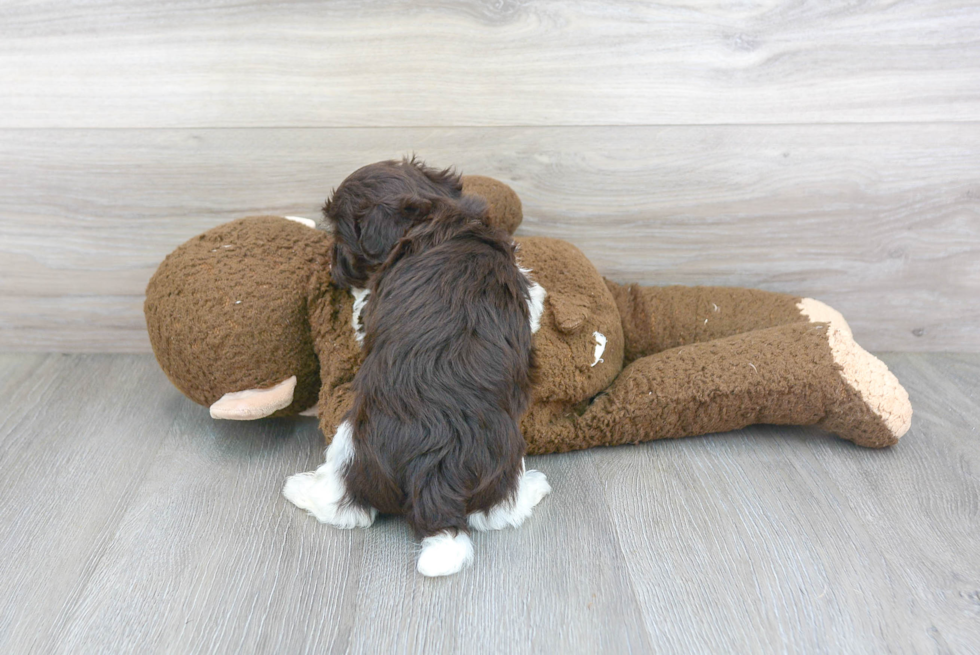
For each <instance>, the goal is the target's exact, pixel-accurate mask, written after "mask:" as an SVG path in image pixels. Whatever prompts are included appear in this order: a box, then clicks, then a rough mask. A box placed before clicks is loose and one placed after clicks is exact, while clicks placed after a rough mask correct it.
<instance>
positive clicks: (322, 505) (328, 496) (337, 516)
mask: <svg viewBox="0 0 980 655" xmlns="http://www.w3.org/2000/svg"><path fill="white" fill-rule="evenodd" d="M324 468H325V467H320V469H317V470H316V471H310V472H308V473H297V474H296V475H292V476H290V477H289V479H288V480H286V484H285V486H283V488H282V495H283V496H285V497H286V500H288V501H289V502H291V503H292V504H293V505H296V507H299V508H300V509H305V510H306V511H307V512H309V513H310V514H312V515H313V516H314V517H315V518H316V520H317V521H319V522H320V523H326V524H328V525H332V526H334V527H335V528H342V529H350V528H368V527H370V526H371V524H372V523H374V518H375V516H377V510H375V509H374V508H371V509H370V510H365V509H363V508H361V507H357V506H355V505H349V504H347V503H345V502H344V485H343V480H342V479H340V478H339V477H338V476H336V475H334V474H333V472H332V471H327V472H326V473H324V471H323V469H324Z"/></svg>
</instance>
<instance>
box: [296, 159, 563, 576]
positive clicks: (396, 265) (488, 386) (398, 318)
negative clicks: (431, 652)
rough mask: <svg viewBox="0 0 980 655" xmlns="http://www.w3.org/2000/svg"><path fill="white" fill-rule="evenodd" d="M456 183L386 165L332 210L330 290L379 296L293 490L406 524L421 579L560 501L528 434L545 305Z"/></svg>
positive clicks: (371, 170)
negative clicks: (353, 370) (536, 467)
mask: <svg viewBox="0 0 980 655" xmlns="http://www.w3.org/2000/svg"><path fill="white" fill-rule="evenodd" d="M458 182H459V178H458V177H457V176H455V175H453V174H451V173H449V172H448V171H442V172H436V171H433V170H432V169H428V168H426V167H425V166H424V165H422V164H420V163H418V162H415V161H414V160H412V161H404V162H400V163H398V162H382V163H381V164H376V165H372V166H368V167H365V168H363V169H360V170H359V171H357V172H356V173H355V174H354V175H352V176H351V177H350V178H348V179H347V180H345V181H344V183H343V184H341V186H340V187H339V188H338V189H337V191H336V193H335V194H334V197H333V198H332V199H331V201H330V202H329V203H328V204H327V206H326V208H325V214H326V215H327V218H328V219H329V220H330V222H331V224H332V226H333V228H334V233H335V236H336V239H337V245H336V247H335V252H334V254H335V258H334V263H333V269H332V272H333V274H334V279H335V282H336V283H337V284H338V285H341V286H350V285H352V284H365V283H367V284H368V285H369V287H370V296H369V298H368V299H367V301H366V306H364V311H363V332H362V333H363V337H364V340H363V345H364V349H365V359H364V363H363V364H362V366H361V368H360V370H359V371H358V374H357V376H356V377H355V379H354V382H353V390H354V392H355V400H354V406H353V408H352V409H351V411H350V412H349V413H348V414H347V415H346V416H345V420H344V422H343V423H342V424H341V426H340V428H339V429H338V431H337V435H336V436H335V437H334V440H333V442H332V443H331V445H330V448H329V449H328V451H327V462H326V463H325V464H324V465H323V466H321V467H320V469H318V470H317V471H316V472H315V473H313V474H303V475H302V476H294V478H292V479H291V482H292V480H296V482H295V484H293V485H292V487H293V488H292V489H290V484H289V483H287V489H286V490H285V491H286V495H287V497H288V498H289V499H290V500H291V501H293V502H294V503H296V504H297V505H299V506H301V507H304V508H306V509H308V510H310V511H311V512H312V513H314V514H315V515H316V516H317V518H319V519H320V520H321V521H325V522H327V523H331V524H334V525H338V526H340V527H353V526H355V525H370V523H371V521H372V520H373V517H374V514H375V512H376V511H381V512H385V513H398V514H404V515H405V516H406V518H407V520H408V521H409V523H410V525H412V527H413V528H414V529H415V531H416V533H417V534H418V535H419V536H421V537H423V542H422V544H423V549H422V553H421V555H420V557H419V562H418V569H419V571H420V572H421V573H423V574H425V575H447V574H450V573H455V572H456V571H458V570H459V569H460V568H462V567H463V566H465V565H466V564H468V563H469V562H470V561H471V560H472V552H473V550H472V544H471V542H470V540H469V537H468V535H467V529H468V528H474V529H499V528H502V527H506V526H508V525H514V526H516V525H520V523H522V522H523V520H524V519H525V518H526V517H527V516H528V515H529V514H530V512H531V509H532V508H533V507H534V505H535V504H537V502H538V501H540V500H541V498H542V497H543V496H544V495H545V494H547V493H548V491H550V487H549V486H548V483H547V481H546V479H545V477H544V475H543V474H541V473H539V472H537V471H527V472H525V471H524V465H523V455H524V450H525V443H524V439H523V437H522V436H521V433H520V428H519V426H518V420H519V419H520V417H521V415H522V414H523V413H524V412H525V410H526V409H527V406H528V404H529V402H530V385H531V368H532V350H531V334H532V318H533V319H534V320H533V323H534V324H536V323H537V319H538V318H539V316H540V308H541V301H542V300H543V298H542V297H541V295H542V292H541V291H540V287H538V286H537V285H533V283H531V282H530V281H529V280H528V278H527V276H526V274H525V273H524V272H523V271H521V270H520V269H519V268H518V266H517V261H516V259H515V248H514V245H513V243H512V242H511V240H510V238H509V236H508V235H507V234H506V233H504V232H502V231H499V230H496V229H494V228H491V227H489V226H488V225H487V224H486V220H485V219H486V209H485V206H484V205H483V203H482V202H480V201H476V200H470V199H468V198H461V197H459V195H460V189H461V187H460V186H459V184H458ZM454 196H455V197H454ZM532 289H535V290H534V291H532ZM355 293H358V291H355ZM360 293H362V294H363V293H364V292H363V291H360ZM361 298H362V299H363V298H364V295H362V296H361ZM360 304H362V305H364V304H365V303H364V302H363V300H362V301H361V303H360ZM535 312H536V313H537V314H538V316H535V317H533V316H532V313H535ZM361 320H362V316H360V315H358V316H355V326H356V327H359V326H360V323H361Z"/></svg>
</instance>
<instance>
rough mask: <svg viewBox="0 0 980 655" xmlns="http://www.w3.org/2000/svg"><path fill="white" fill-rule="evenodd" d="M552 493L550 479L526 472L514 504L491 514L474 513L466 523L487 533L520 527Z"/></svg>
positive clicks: (491, 511) (502, 504)
mask: <svg viewBox="0 0 980 655" xmlns="http://www.w3.org/2000/svg"><path fill="white" fill-rule="evenodd" d="M550 493H551V485H550V484H548V478H547V477H545V474H544V473H542V472H541V471H534V470H531V471H525V472H524V475H522V476H521V482H520V486H519V487H518V488H517V494H516V495H515V496H514V499H513V502H509V503H501V504H500V505H497V506H496V507H494V508H493V509H491V510H490V511H489V512H473V513H472V514H470V515H469V516H468V517H467V518H466V522H467V523H468V524H469V526H470V528H472V529H473V530H479V531H480V532H486V531H488V530H502V529H504V528H517V527H520V526H521V524H522V523H524V521H525V520H526V519H527V518H528V517H529V516H531V511H532V510H533V509H534V507H535V506H536V505H537V504H538V503H540V502H541V500H542V499H543V498H544V497H545V496H547V495H548V494H550Z"/></svg>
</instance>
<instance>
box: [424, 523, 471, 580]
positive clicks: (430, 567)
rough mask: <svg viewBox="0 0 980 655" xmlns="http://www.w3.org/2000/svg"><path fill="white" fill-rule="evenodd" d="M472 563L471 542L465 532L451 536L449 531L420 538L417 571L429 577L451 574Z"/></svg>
mask: <svg viewBox="0 0 980 655" xmlns="http://www.w3.org/2000/svg"><path fill="white" fill-rule="evenodd" d="M472 563H473V542H472V541H470V537H469V535H468V534H466V533H465V532H460V533H458V534H456V535H455V536H453V534H452V533H450V532H440V533H439V534H437V535H433V536H431V537H426V538H425V539H423V540H422V553H421V554H420V555H419V561H418V564H417V567H416V568H418V572H419V573H421V574H422V575H424V576H428V577H430V578H434V577H438V576H442V575H452V574H453V573H458V572H459V571H461V570H462V569H463V568H464V567H466V566H469V565H470V564H472Z"/></svg>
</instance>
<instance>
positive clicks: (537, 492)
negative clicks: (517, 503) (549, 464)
mask: <svg viewBox="0 0 980 655" xmlns="http://www.w3.org/2000/svg"><path fill="white" fill-rule="evenodd" d="M525 485H527V486H526V487H525ZM525 493H526V494H527V502H528V504H529V505H530V506H531V507H534V506H535V505H537V504H538V503H540V502H541V500H542V499H543V498H544V497H545V496H547V495H548V494H550V493H551V485H550V484H548V476H546V475H545V474H544V473H542V472H541V471H535V470H530V471H528V472H526V473H525V474H524V479H523V481H522V482H521V494H525Z"/></svg>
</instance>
